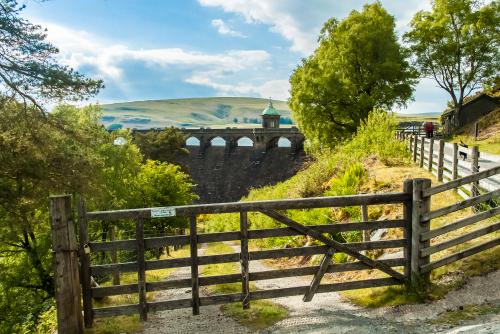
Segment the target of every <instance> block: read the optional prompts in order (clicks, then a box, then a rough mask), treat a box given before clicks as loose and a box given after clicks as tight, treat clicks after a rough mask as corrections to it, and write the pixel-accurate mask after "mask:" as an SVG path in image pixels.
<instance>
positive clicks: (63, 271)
mask: <svg viewBox="0 0 500 334" xmlns="http://www.w3.org/2000/svg"><path fill="white" fill-rule="evenodd" d="M49 210H50V223H51V231H52V252H53V262H52V268H53V270H54V283H55V299H56V307H57V327H58V331H59V333H61V334H73V333H77V334H79V333H83V319H82V306H81V304H80V293H81V290H80V273H79V263H78V242H77V240H76V234H75V227H74V225H73V222H74V220H73V217H72V210H71V196H70V195H63V196H51V197H50V207H49ZM20 297H21V298H22V296H20Z"/></svg>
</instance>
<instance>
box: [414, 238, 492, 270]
mask: <svg viewBox="0 0 500 334" xmlns="http://www.w3.org/2000/svg"><path fill="white" fill-rule="evenodd" d="M498 245H500V238H496V239H493V240H490V241H487V242H484V243H482V244H479V245H477V246H474V247H471V248H468V249H466V250H463V251H460V252H457V253H454V254H452V255H450V256H447V257H445V258H442V259H440V260H437V261H433V262H431V263H429V264H427V265H425V266H422V269H421V270H422V272H430V271H431V270H433V269H436V268H439V267H442V266H445V265H447V264H449V263H452V262H455V261H458V260H461V259H463V258H466V257H468V256H471V255H474V254H476V253H479V252H482V251H484V250H487V249H490V248H493V247H496V246H498Z"/></svg>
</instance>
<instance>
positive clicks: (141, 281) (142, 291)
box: [135, 218, 148, 321]
mask: <svg viewBox="0 0 500 334" xmlns="http://www.w3.org/2000/svg"><path fill="white" fill-rule="evenodd" d="M135 238H136V241H137V284H138V292H139V316H140V318H141V321H146V320H147V319H148V304H147V301H146V261H145V258H144V220H143V219H142V218H139V219H137V221H136V222H135Z"/></svg>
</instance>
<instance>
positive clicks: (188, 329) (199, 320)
mask: <svg viewBox="0 0 500 334" xmlns="http://www.w3.org/2000/svg"><path fill="white" fill-rule="evenodd" d="M235 251H239V250H238V249H235ZM269 269H270V268H269V267H268V266H267V265H265V264H264V263H262V262H260V261H253V262H251V264H250V270H251V271H263V270H269ZM186 277H189V268H182V269H180V270H178V271H176V272H175V273H174V275H172V276H171V278H170V279H178V278H186ZM299 280H301V281H299ZM309 281H310V277H302V278H282V279H277V280H267V281H259V282H257V286H258V287H259V288H261V289H269V288H277V287H288V286H297V285H306V284H308V283H309ZM499 282H500V271H497V272H493V273H491V274H489V275H488V276H485V277H476V278H472V279H470V280H469V282H468V283H467V284H466V286H465V287H463V288H462V289H460V290H457V291H452V292H450V293H449V294H448V295H447V296H446V298H444V299H442V300H439V301H437V302H434V303H430V304H418V305H404V306H399V307H387V308H379V309H373V310H368V309H363V308H358V307H355V306H352V305H350V304H348V303H345V302H342V301H341V300H340V297H339V294H338V293H325V294H317V295H315V296H314V298H313V300H312V301H311V302H309V303H304V302H302V297H301V296H294V297H284V298H277V299H274V300H273V301H274V302H276V303H279V304H282V305H284V306H286V307H287V308H288V309H289V310H290V314H289V317H287V318H286V319H284V320H282V321H280V322H278V323H276V324H275V325H274V326H272V327H270V328H267V329H266V330H262V331H261V333H339V334H340V333H356V334H357V333H359V334H365V333H366V334H368V333H381V334H382V333H383V334H389V333H448V334H452V333H471V334H472V333H482V334H486V333H500V315H498V314H489V315H485V316H481V317H479V318H476V319H474V320H471V321H467V322H463V323H462V324H460V325H459V326H457V327H451V326H449V325H432V324H431V323H430V320H432V319H433V318H435V317H436V316H437V315H438V314H440V313H442V312H445V311H447V310H448V311H449V310H457V309H458V308H459V307H460V306H464V305H481V304H484V303H490V304H494V305H500V284H499ZM187 296H190V290H187V289H185V290H166V291H163V292H162V293H161V294H160V296H159V299H174V298H186V297H187ZM200 313H201V314H200V315H198V316H193V315H191V309H181V310H174V311H163V312H158V313H156V314H151V316H150V317H149V320H148V321H147V322H146V324H145V330H144V332H143V333H147V334H159V333H206V334H215V333H249V332H250V331H249V330H248V329H247V328H245V327H243V326H241V325H239V324H238V323H236V322H235V321H234V320H233V319H231V318H230V317H228V316H226V315H224V314H223V313H222V312H221V311H220V307H219V306H205V307H202V308H201V309H200Z"/></svg>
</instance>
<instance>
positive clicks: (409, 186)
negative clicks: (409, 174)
mask: <svg viewBox="0 0 500 334" xmlns="http://www.w3.org/2000/svg"><path fill="white" fill-rule="evenodd" d="M403 191H404V192H405V193H407V194H409V195H410V194H411V195H412V196H413V180H411V179H409V180H405V181H404V183H403ZM412 211H413V202H412V201H408V202H405V203H403V219H404V220H406V221H407V224H406V226H405V228H404V229H403V238H404V239H405V240H406V246H405V247H404V249H403V254H404V258H405V277H406V283H407V284H410V283H411V250H412V248H411V242H412V229H411V223H412V217H411V215H412Z"/></svg>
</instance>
